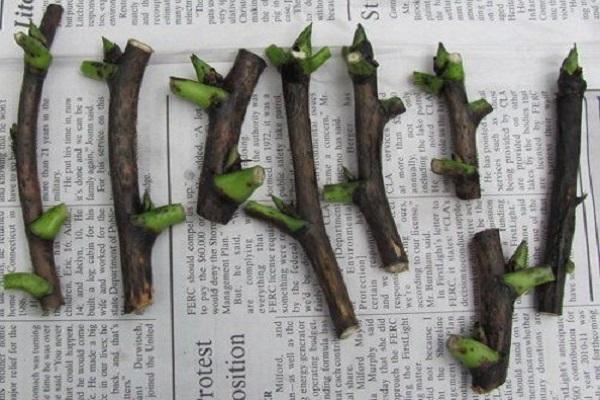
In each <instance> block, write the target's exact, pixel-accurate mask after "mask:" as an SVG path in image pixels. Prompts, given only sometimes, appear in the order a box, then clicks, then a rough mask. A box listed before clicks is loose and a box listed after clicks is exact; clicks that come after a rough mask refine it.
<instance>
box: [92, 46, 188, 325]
mask: <svg viewBox="0 0 600 400" xmlns="http://www.w3.org/2000/svg"><path fill="white" fill-rule="evenodd" d="M103 47H104V60H103V61H102V62H97V61H84V62H83V63H82V65H81V71H82V73H83V74H84V75H85V76H87V77H89V78H93V79H97V80H104V81H106V83H107V84H108V90H109V93H110V104H109V110H108V114H109V115H108V117H109V122H108V147H109V158H110V167H111V168H110V176H111V182H112V194H113V202H114V206H115V217H116V222H117V230H118V235H119V250H120V259H121V271H122V275H123V291H124V311H125V313H131V312H135V311H141V310H143V309H144V308H146V307H147V306H149V305H150V304H151V303H152V292H153V289H152V264H151V258H152V247H153V246H154V242H155V240H156V238H157V236H158V235H159V234H160V233H161V232H162V231H164V230H165V229H167V228H168V227H170V226H172V225H174V224H177V223H180V222H183V221H184V220H185V211H184V209H183V207H182V206H181V205H180V204H171V205H166V206H162V207H155V206H154V204H153V202H152V200H151V199H150V195H149V194H148V193H147V192H146V193H145V194H144V198H143V199H142V198H141V197H140V194H139V184H138V166H137V129H136V125H137V111H138V101H139V92H140V87H141V84H142V79H143V77H144V72H145V70H146V66H147V64H148V60H149V59H150V55H151V54H152V49H151V48H150V46H148V45H146V44H144V43H142V42H140V41H137V40H135V39H130V40H129V41H128V42H127V46H126V47H125V50H124V51H121V48H120V47H119V46H118V45H117V44H115V43H113V42H111V41H109V40H108V39H105V38H103Z"/></svg>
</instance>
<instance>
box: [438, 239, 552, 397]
mask: <svg viewBox="0 0 600 400" xmlns="http://www.w3.org/2000/svg"><path fill="white" fill-rule="evenodd" d="M473 246H474V252H475V259H474V266H475V275H476V276H477V277H478V284H479V289H478V292H479V296H480V298H479V300H480V303H479V323H478V325H477V328H476V330H475V335H474V337H463V336H457V335H452V336H450V338H449V339H448V341H447V346H448V350H449V351H450V353H451V354H452V355H453V356H454V358H456V359H457V360H458V361H459V362H461V363H462V364H463V365H464V366H465V367H467V368H468V369H469V371H470V372H471V377H472V379H473V385H472V386H473V390H475V391H476V392H478V393H487V392H490V391H492V390H494V389H496V388H497V387H499V386H501V385H502V384H504V382H505V381H506V375H507V372H508V362H509V359H510V346H511V336H512V320H513V311H514V303H515V301H516V300H517V298H518V297H519V296H521V295H522V294H524V293H526V292H528V291H530V290H532V289H533V288H534V287H536V286H539V285H542V284H544V283H547V282H552V281H554V274H553V273H552V268H551V267H549V266H540V267H529V265H528V260H527V258H528V249H527V244H526V243H525V242H522V243H521V244H520V245H519V247H518V248H517V250H516V252H515V254H514V255H513V256H512V258H511V259H510V260H509V261H508V263H507V262H505V260H504V255H503V253H502V242H501V241H500V232H499V230H498V229H488V230H485V231H482V232H479V233H477V234H476V235H475V237H474V239H473Z"/></svg>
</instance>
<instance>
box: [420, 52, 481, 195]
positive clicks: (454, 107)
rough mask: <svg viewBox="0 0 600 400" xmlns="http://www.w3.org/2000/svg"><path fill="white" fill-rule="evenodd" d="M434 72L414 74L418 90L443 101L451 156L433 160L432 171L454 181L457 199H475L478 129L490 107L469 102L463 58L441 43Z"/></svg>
mask: <svg viewBox="0 0 600 400" xmlns="http://www.w3.org/2000/svg"><path fill="white" fill-rule="evenodd" d="M434 70H435V73H436V75H429V74H424V73H421V72H415V74H414V81H415V84H417V85H418V86H419V87H421V88H423V89H425V90H426V91H428V92H430V93H434V94H439V95H441V96H443V98H444V99H445V101H446V105H447V107H448V115H449V116H450V128H451V130H452V137H453V142H454V154H453V156H452V159H447V160H437V159H436V160H433V161H432V162H431V169H432V171H433V172H434V173H436V174H440V175H446V176H449V177H451V178H452V179H453V180H454V184H455V187H456V195H457V196H458V197H459V198H460V199H464V200H471V199H478V198H480V197H481V187H480V185H479V172H478V170H477V168H478V165H479V164H478V160H477V128H478V126H479V123H480V122H481V120H482V119H483V118H484V117H485V116H486V115H488V114H489V113H491V112H492V111H493V109H492V106H491V105H490V104H489V103H488V102H487V101H486V100H485V99H480V100H477V101H474V102H471V103H469V101H468V98H467V92H466V89H465V72H464V69H463V65H462V58H461V56H460V55H459V54H457V53H452V54H450V53H448V52H447V51H446V49H445V48H444V45H442V44H441V43H440V45H439V48H438V52H437V55H436V57H435V58H434Z"/></svg>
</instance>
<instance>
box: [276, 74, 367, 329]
mask: <svg viewBox="0 0 600 400" xmlns="http://www.w3.org/2000/svg"><path fill="white" fill-rule="evenodd" d="M281 79H282V84H283V96H284V99H285V109H286V115H287V126H288V134H289V138H290V148H291V151H292V160H293V164H294V178H295V187H296V207H295V208H296V209H295V213H296V214H297V216H298V217H299V218H300V219H302V220H304V221H306V222H308V226H307V227H306V228H305V229H303V230H301V231H300V232H298V233H296V234H294V237H295V238H296V239H297V240H298V241H299V242H300V244H301V245H302V247H303V249H304V251H305V253H306V255H307V256H308V258H309V260H310V262H311V264H312V266H313V269H314V271H315V273H316V274H317V277H318V279H319V284H320V285H321V289H322V290H323V293H324V295H325V299H326V301H327V305H328V307H329V313H330V316H331V319H332V321H333V324H334V326H335V330H336V333H337V335H338V337H341V338H345V337H348V336H349V335H351V334H352V333H353V332H355V331H356V330H357V329H358V320H357V319H356V315H355V313H354V307H353V305H352V302H351V301H350V297H349V296H348V290H347V288H346V284H345V283H344V279H343V277H342V273H341V271H340V268H339V266H338V264H337V260H336V258H335V255H334V252H333V249H332V248H331V244H330V242H329V238H328V237H327V233H326V231H325V226H324V223H323V214H322V212H321V204H320V201H319V188H318V185H317V176H316V171H315V162H314V154H313V147H312V135H311V123H310V110H309V83H310V77H309V76H308V75H305V74H304V73H303V72H302V71H301V69H300V68H299V67H298V64H296V63H291V64H287V65H284V66H283V67H282V68H281Z"/></svg>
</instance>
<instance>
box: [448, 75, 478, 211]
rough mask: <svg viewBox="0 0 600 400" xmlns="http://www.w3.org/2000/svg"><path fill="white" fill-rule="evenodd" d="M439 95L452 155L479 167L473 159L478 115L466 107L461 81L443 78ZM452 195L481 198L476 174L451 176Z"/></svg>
mask: <svg viewBox="0 0 600 400" xmlns="http://www.w3.org/2000/svg"><path fill="white" fill-rule="evenodd" d="M442 96H443V97H444V99H445V101H446V105H447V107H448V115H449V118H450V129H451V132H452V141H453V144H454V154H455V155H456V156H458V157H460V159H461V160H462V162H464V163H465V164H469V165H473V166H475V167H479V162H478V159H477V127H478V126H479V122H480V121H481V118H482V116H480V115H476V114H475V113H473V112H472V111H471V109H470V108H469V101H468V100H467V93H466V90H465V85H464V82H460V81H446V82H445V83H444V87H443V88H442ZM453 180H454V185H455V189H456V196H458V198H460V199H463V200H472V199H479V198H481V187H480V185H479V173H475V174H473V175H460V176H454V177H453Z"/></svg>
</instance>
